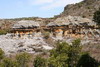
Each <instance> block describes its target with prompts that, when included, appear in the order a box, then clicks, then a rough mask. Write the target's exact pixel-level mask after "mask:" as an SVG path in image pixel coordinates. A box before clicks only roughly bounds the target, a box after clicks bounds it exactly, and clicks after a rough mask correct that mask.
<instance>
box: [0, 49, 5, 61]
mask: <svg viewBox="0 0 100 67" xmlns="http://www.w3.org/2000/svg"><path fill="white" fill-rule="evenodd" d="M3 58H4V51H3V50H2V49H1V48H0V61H1V60H2V59H3Z"/></svg>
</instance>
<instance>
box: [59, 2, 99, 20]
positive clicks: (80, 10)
mask: <svg viewBox="0 0 100 67" xmlns="http://www.w3.org/2000/svg"><path fill="white" fill-rule="evenodd" d="M99 8H100V0H84V1H82V2H80V3H76V4H70V5H67V6H66V7H65V8H64V11H63V12H62V13H61V14H60V15H58V16H57V17H63V16H68V15H72V16H82V17H86V18H90V19H92V18H93V15H94V12H95V11H97V10H98V9H99Z"/></svg>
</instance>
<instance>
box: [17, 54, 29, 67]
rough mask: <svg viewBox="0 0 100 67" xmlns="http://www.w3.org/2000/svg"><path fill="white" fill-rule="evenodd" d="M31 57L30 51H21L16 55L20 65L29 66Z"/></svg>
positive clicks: (22, 66)
mask: <svg viewBox="0 0 100 67" xmlns="http://www.w3.org/2000/svg"><path fill="white" fill-rule="evenodd" d="M30 59H31V56H30V55H29V54H28V53H21V54H18V55H17V56H16V60H17V63H18V64H19V67H27V66H28V63H29V61H30Z"/></svg>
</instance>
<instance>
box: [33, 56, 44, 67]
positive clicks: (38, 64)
mask: <svg viewBox="0 0 100 67" xmlns="http://www.w3.org/2000/svg"><path fill="white" fill-rule="evenodd" d="M33 66H34V67H46V59H45V58H42V57H40V56H37V57H36V58H35V59H34V62H33Z"/></svg>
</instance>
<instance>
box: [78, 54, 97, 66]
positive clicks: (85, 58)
mask: <svg viewBox="0 0 100 67" xmlns="http://www.w3.org/2000/svg"><path fill="white" fill-rule="evenodd" d="M77 67H99V64H98V62H97V61H96V60H95V59H93V58H92V57H90V56H89V54H87V53H86V54H83V55H82V56H81V58H80V60H79V62H78V64H77Z"/></svg>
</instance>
